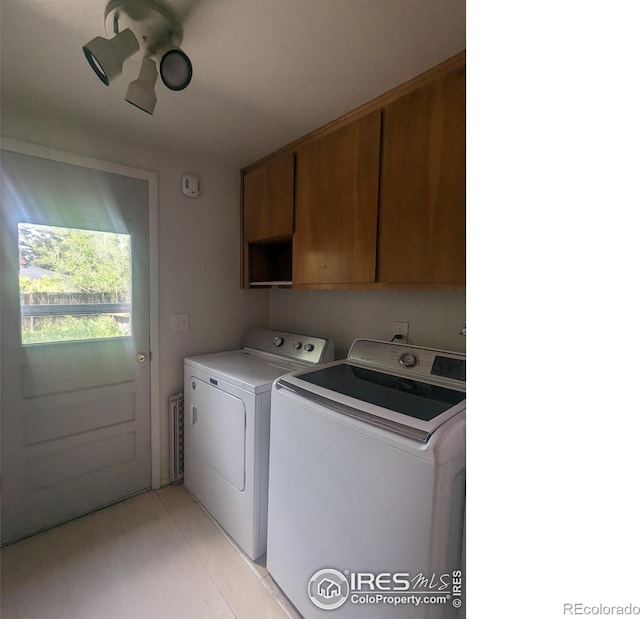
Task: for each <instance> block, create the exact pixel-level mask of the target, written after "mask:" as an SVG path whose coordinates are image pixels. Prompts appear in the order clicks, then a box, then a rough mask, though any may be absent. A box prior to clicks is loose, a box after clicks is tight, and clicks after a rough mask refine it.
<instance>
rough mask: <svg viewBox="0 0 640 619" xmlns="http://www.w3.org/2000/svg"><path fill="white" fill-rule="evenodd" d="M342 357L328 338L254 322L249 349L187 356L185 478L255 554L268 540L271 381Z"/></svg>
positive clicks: (261, 551)
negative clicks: (337, 354) (255, 326)
mask: <svg viewBox="0 0 640 619" xmlns="http://www.w3.org/2000/svg"><path fill="white" fill-rule="evenodd" d="M334 355H335V353H334V345H333V343H332V342H331V341H329V340H327V339H324V338H317V337H311V336H306V335H299V334H294V333H286V332H282V331H272V330H267V329H255V328H251V329H248V330H247V331H246V332H245V334H244V337H243V348H242V350H234V351H229V352H222V353H213V354H208V355H200V356H197V357H189V358H187V359H185V366H184V381H185V385H184V393H185V434H184V447H185V470H184V483H185V486H186V487H187V488H188V490H189V491H190V492H191V494H192V495H193V496H194V497H195V498H196V499H197V500H198V501H199V502H200V504H201V505H202V506H203V507H204V508H205V509H206V510H207V511H208V512H209V514H210V515H211V516H212V517H213V518H214V519H215V520H216V521H217V522H218V523H219V524H220V525H221V526H222V527H223V528H224V529H225V531H226V532H227V533H228V534H229V535H230V536H231V537H232V538H233V539H234V540H235V541H236V543H237V544H238V545H239V546H240V547H241V548H242V550H244V552H245V553H246V554H247V555H248V556H249V557H250V558H251V559H256V558H258V557H260V556H261V555H263V554H264V553H265V551H266V543H267V540H266V534H267V488H268V477H269V472H268V471H269V429H270V408H271V399H270V398H271V384H272V383H273V381H274V380H275V379H276V378H278V377H280V376H282V375H283V374H286V373H288V372H292V371H295V370H300V369H304V368H310V367H313V366H315V365H318V364H319V363H323V362H326V361H332V360H333V359H334Z"/></svg>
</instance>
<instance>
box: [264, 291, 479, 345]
mask: <svg viewBox="0 0 640 619" xmlns="http://www.w3.org/2000/svg"><path fill="white" fill-rule="evenodd" d="M396 320H399V321H403V322H408V323H409V342H410V343H411V344H416V345H421V346H432V347H435V348H442V349H445V350H455V351H459V352H465V350H466V348H465V347H466V342H465V339H466V338H465V337H464V336H462V335H460V331H461V330H462V328H463V327H464V326H465V320H466V313H465V293H464V292H423V291H397V292H396V291H384V292H383V291H341V290H272V291H271V301H270V326H271V328H273V329H283V330H289V331H294V332H300V333H309V334H310V335H318V336H321V337H328V338H330V339H332V340H333V341H334V343H335V345H336V356H337V357H339V358H340V357H345V356H346V355H347V353H348V351H349V346H350V345H351V342H353V340H354V339H356V338H358V337H367V338H372V339H379V340H389V339H390V338H391V337H392V333H391V331H392V323H393V322H394V321H396Z"/></svg>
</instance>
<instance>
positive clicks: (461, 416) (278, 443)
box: [267, 340, 466, 619]
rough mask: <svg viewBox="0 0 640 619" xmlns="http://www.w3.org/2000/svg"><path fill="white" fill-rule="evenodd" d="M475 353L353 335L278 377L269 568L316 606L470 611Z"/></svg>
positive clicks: (295, 598)
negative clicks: (322, 358) (328, 359)
mask: <svg viewBox="0 0 640 619" xmlns="http://www.w3.org/2000/svg"><path fill="white" fill-rule="evenodd" d="M465 363H466V361H465V356H464V355H463V354H459V353H454V352H446V351H439V350H434V349H428V348H423V347H415V346H407V345H400V344H392V343H388V342H378V341H372V340H356V341H355V342H354V343H353V345H352V347H351V350H350V352H349V356H348V358H347V359H346V360H342V361H336V362H333V363H328V364H325V365H323V366H321V367H319V368H313V369H307V370H304V371H300V372H296V373H293V374H288V375H286V376H283V377H281V378H279V379H278V380H277V381H276V382H275V383H274V386H273V392H272V401H271V453H270V479H269V522H268V534H267V539H268V544H267V569H268V571H269V573H270V574H271V576H272V577H273V578H274V580H275V581H276V582H277V583H278V585H279V586H280V588H281V589H282V590H283V591H284V593H285V594H286V595H287V596H288V597H289V599H290V600H291V601H292V602H293V604H294V605H295V606H296V607H297V608H298V610H299V611H300V612H301V614H302V615H303V616H304V617H305V618H306V619H313V618H318V619H320V618H323V617H326V616H327V612H326V611H327V610H331V611H332V612H331V613H330V614H331V616H332V617H336V618H342V617H344V618H348V619H360V618H361V619H387V618H388V617H394V618H398V619H444V618H447V619H448V618H451V617H461V616H464V615H463V613H464V608H463V600H464V593H463V574H462V566H463V562H462V556H463V545H464V542H463V534H464V506H465V411H466V393H465V380H466V378H465Z"/></svg>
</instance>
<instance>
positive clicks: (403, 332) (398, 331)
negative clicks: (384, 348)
mask: <svg viewBox="0 0 640 619" xmlns="http://www.w3.org/2000/svg"><path fill="white" fill-rule="evenodd" d="M398 336H400V337H398ZM391 338H392V340H391V341H392V342H397V343H399V344H408V343H409V323H408V322H399V321H395V322H394V323H393V333H392V334H391Z"/></svg>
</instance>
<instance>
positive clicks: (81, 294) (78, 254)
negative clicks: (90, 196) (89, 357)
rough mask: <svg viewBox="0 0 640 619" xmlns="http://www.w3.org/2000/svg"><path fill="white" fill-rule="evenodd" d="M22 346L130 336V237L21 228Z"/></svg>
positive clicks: (31, 227)
mask: <svg viewBox="0 0 640 619" xmlns="http://www.w3.org/2000/svg"><path fill="white" fill-rule="evenodd" d="M18 247H19V251H20V310H21V316H22V320H21V324H22V343H23V344H38V343H42V342H65V341H73V340H86V339H96V338H109V337H123V336H129V335H131V237H130V236H129V235H128V234H117V233H114V232H97V231H93V230H79V229H75V228H59V227H54V226H43V225H36V224H18Z"/></svg>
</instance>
